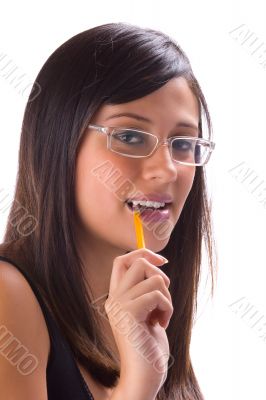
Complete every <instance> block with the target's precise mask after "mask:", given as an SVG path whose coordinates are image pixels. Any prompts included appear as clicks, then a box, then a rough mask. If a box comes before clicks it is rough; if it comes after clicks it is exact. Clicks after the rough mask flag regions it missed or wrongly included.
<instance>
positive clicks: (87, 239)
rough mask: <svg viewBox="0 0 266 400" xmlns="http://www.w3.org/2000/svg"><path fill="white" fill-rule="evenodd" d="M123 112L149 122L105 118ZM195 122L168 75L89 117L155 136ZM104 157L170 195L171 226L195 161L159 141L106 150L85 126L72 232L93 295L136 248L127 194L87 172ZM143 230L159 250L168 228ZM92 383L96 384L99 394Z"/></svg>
mask: <svg viewBox="0 0 266 400" xmlns="http://www.w3.org/2000/svg"><path fill="white" fill-rule="evenodd" d="M125 112H133V113H135V114H138V115H140V116H143V117H146V118H149V119H150V120H151V122H144V121H139V120H136V119H133V118H130V117H125V116H124V117H116V118H112V119H110V116H111V115H113V114H118V113H125ZM181 122H187V123H190V124H193V125H194V127H176V125H177V124H178V123H181ZM198 122H199V109H198V102H197V100H196V98H195V96H194V95H193V93H192V92H191V90H190V88H189V87H188V85H187V82H186V81H185V79H183V78H174V79H172V80H170V81H169V82H168V83H167V84H165V85H164V86H163V87H161V88H160V89H159V90H157V91H155V92H153V93H151V94H149V95H147V96H145V97H143V98H141V99H137V100H134V101H131V102H128V103H124V104H118V105H105V106H103V107H101V108H100V109H99V110H98V112H97V113H96V115H95V116H94V118H93V120H92V121H91V123H95V124H98V125H103V126H114V127H121V126H122V127H128V128H130V127H131V128H133V127H134V128H137V129H141V130H144V131H147V132H150V133H153V134H155V135H157V136H158V137H159V138H167V137H170V136H175V135H182V134H183V135H189V136H198V129H197V126H198ZM107 160H108V162H110V163H111V165H112V166H113V168H114V169H118V170H119V171H120V173H121V176H122V177H123V178H124V179H129V180H130V181H131V182H132V183H133V184H134V185H135V187H136V189H137V190H138V191H140V192H142V193H143V194H145V193H150V192H156V193H168V194H170V195H172V197H173V204H172V205H171V215H170V219H171V222H172V224H173V226H174V225H175V224H176V223H177V221H178V219H179V216H180V214H181V211H182V209H183V206H184V204H185V201H186V199H187V196H188V194H189V192H190V190H191V187H192V184H193V180H194V176H195V167H191V166H184V165H179V164H176V163H174V162H173V161H172V160H171V157H170V154H169V150H168V148H167V146H160V147H159V148H158V149H157V151H156V152H155V153H154V154H153V155H152V156H150V157H148V158H143V159H138V160H136V159H131V158H127V157H123V156H119V155H118V154H115V153H113V152H111V151H110V150H108V149H107V147H106V135H103V134H99V133H98V132H97V131H95V130H91V129H90V130H88V132H87V133H86V134H85V137H84V140H83V143H82V146H81V149H80V152H79V154H78V157H77V166H76V167H77V168H76V208H77V213H78V221H77V228H76V235H75V237H76V238H77V246H78V249H79V251H80V254H81V257H82V260H83V263H84V265H85V271H86V279H87V281H88V282H89V287H90V289H91V291H92V297H93V298H94V299H97V298H99V297H101V296H103V295H105V294H107V293H108V292H109V290H110V281H111V276H112V270H113V263H114V259H115V258H116V257H118V256H121V255H125V254H126V252H128V251H130V252H131V251H133V250H135V249H136V239H135V232H134V224H133V218H132V215H130V211H129V210H128V208H127V206H126V205H125V203H124V201H125V200H126V198H127V197H128V196H127V197H125V198H124V199H123V200H121V199H119V198H118V197H117V195H116V194H115V191H111V190H110V188H108V187H106V186H105V185H104V184H103V183H102V182H100V181H99V179H98V178H97V177H96V176H94V174H93V173H92V170H93V168H96V167H97V166H99V165H100V164H101V163H104V162H105V161H107ZM144 236H145V242H146V248H147V249H150V250H152V251H153V252H155V253H157V252H160V251H161V250H162V249H163V248H164V247H165V246H166V245H167V242H168V240H169V238H170V234H169V237H167V238H165V239H164V240H162V239H158V238H156V237H155V235H154V234H153V232H152V231H149V230H148V229H145V227H144ZM103 323H104V326H105V328H104V329H105V333H106V337H107V338H108V340H109V342H110V346H111V347H112V349H113V350H114V351H115V352H116V354H117V355H118V356H119V351H118V348H117V343H116V340H115V338H114V336H113V331H112V329H111V326H110V324H109V322H108V321H104V322H103ZM83 372H84V371H83ZM83 375H85V377H86V380H87V383H88V386H89V387H90V388H92V391H93V388H94V386H93V384H92V382H91V377H90V376H89V375H88V374H87V373H83ZM95 384H96V383H95ZM96 385H97V386H98V384H96ZM98 389H99V390H100V391H101V390H102V392H101V393H99V396H98V394H97V393H98ZM94 392H95V395H96V396H95V399H96V400H97V397H98V398H99V399H108V398H109V397H108V396H109V395H110V393H111V391H110V390H108V389H107V390H106V388H103V387H102V388H101V387H100V386H98V387H97V388H96V386H95V389H94ZM93 394H94V393H93Z"/></svg>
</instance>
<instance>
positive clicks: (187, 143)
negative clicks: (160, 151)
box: [111, 129, 209, 164]
mask: <svg viewBox="0 0 266 400" xmlns="http://www.w3.org/2000/svg"><path fill="white" fill-rule="evenodd" d="M156 143H157V140H156V138H155V137H154V136H152V135H149V134H146V133H142V132H138V131H134V130H131V129H128V130H125V129H121V130H120V129H116V130H115V131H114V132H113V134H112V135H111V148H112V150H114V151H116V152H118V153H122V154H125V155H129V156H148V155H149V154H151V153H152V151H153V150H154V148H155V146H156ZM208 152H209V147H208V144H207V143H206V144H205V143H199V142H198V143H197V142H196V140H193V139H192V140H191V139H189V138H187V139H181V138H176V139H174V140H173V141H172V146H171V154H172V158H173V159H174V160H176V161H183V162H187V163H191V164H195V163H196V164H201V163H203V162H204V161H205V160H206V158H207V156H208Z"/></svg>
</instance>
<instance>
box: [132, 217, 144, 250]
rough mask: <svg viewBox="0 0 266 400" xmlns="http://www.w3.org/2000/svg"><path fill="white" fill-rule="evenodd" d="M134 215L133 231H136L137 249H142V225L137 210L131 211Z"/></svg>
mask: <svg viewBox="0 0 266 400" xmlns="http://www.w3.org/2000/svg"><path fill="white" fill-rule="evenodd" d="M133 215H134V224H135V231H136V238H137V248H138V249H142V248H145V242H144V235H143V229H142V223H141V218H140V212H139V210H138V209H133Z"/></svg>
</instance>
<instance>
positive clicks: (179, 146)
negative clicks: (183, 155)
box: [173, 140, 192, 151]
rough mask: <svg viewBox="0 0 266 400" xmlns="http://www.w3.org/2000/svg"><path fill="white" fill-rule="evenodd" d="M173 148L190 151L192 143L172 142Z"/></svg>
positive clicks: (183, 141) (185, 141)
mask: <svg viewBox="0 0 266 400" xmlns="http://www.w3.org/2000/svg"><path fill="white" fill-rule="evenodd" d="M173 148H174V150H184V151H186V150H191V149H192V143H191V142H190V141H189V140H174V141H173Z"/></svg>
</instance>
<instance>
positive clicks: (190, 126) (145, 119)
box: [106, 112, 198, 129]
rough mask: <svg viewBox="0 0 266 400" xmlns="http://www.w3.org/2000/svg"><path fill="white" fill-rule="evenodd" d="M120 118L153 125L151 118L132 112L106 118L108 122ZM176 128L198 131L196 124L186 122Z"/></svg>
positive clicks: (179, 123) (180, 123) (178, 124)
mask: <svg viewBox="0 0 266 400" xmlns="http://www.w3.org/2000/svg"><path fill="white" fill-rule="evenodd" d="M119 117H129V118H134V119H136V120H138V121H144V122H149V123H150V124H151V123H152V121H151V120H150V119H149V118H146V117H143V116H142V115H138V114H135V113H131V112H127V113H126V112H125V113H119V114H113V115H110V116H109V117H108V118H106V121H108V120H109V119H112V118H119ZM176 127H177V128H179V127H181V128H194V129H198V126H197V125H194V124H192V123H190V122H186V121H181V122H178V123H177V124H176Z"/></svg>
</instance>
